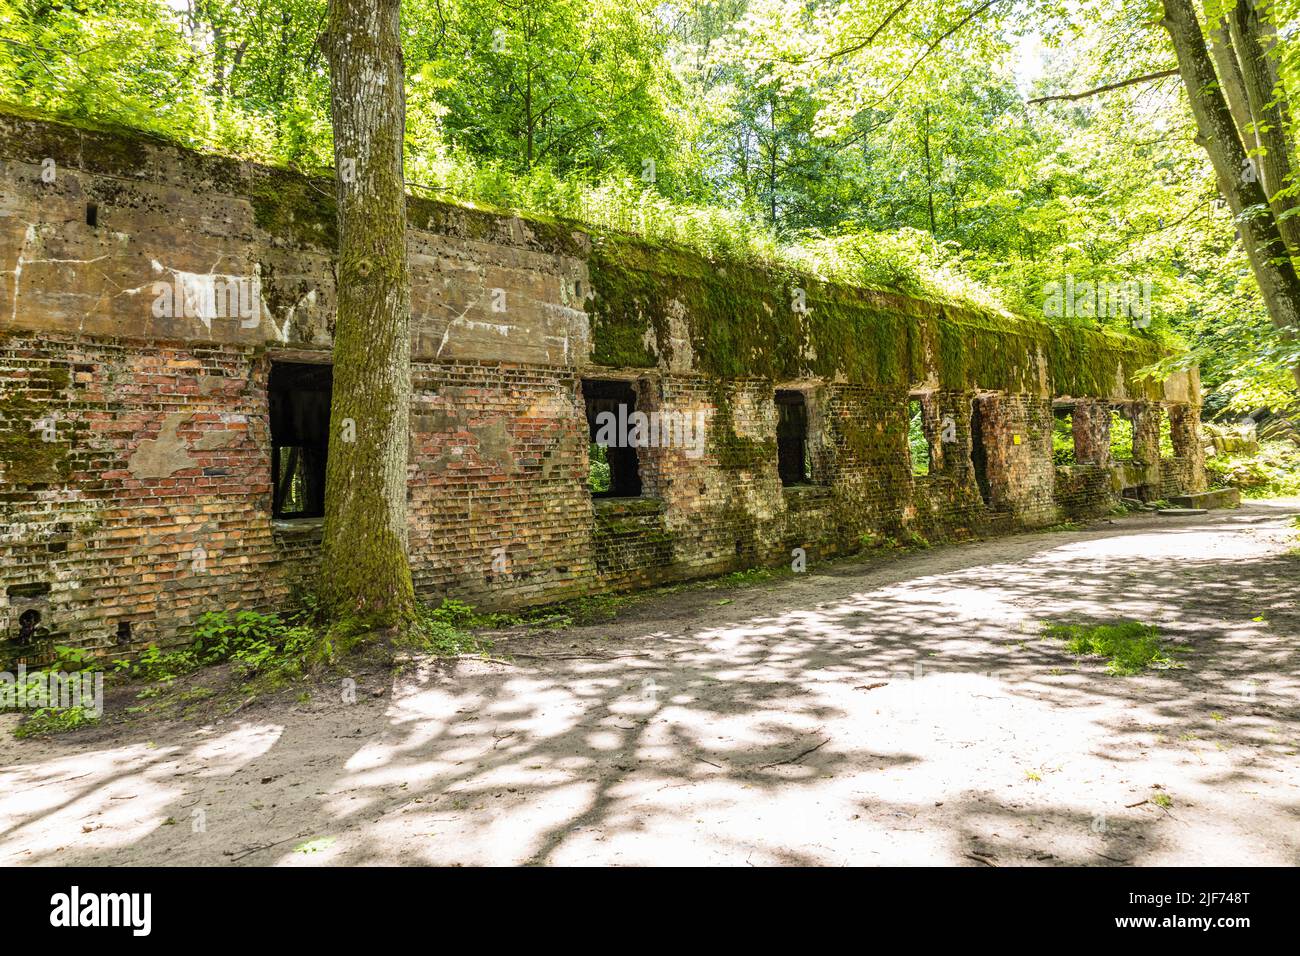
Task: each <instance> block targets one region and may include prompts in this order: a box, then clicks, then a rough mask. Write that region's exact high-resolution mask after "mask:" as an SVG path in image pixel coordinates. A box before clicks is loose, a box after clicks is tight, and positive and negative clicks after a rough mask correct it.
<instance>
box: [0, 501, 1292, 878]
mask: <svg viewBox="0 0 1300 956" xmlns="http://www.w3.org/2000/svg"><path fill="white" fill-rule="evenodd" d="M1285 518H1286V515H1285V513H1284V512H1280V511H1267V510H1263V509H1260V508H1255V509H1249V508H1248V509H1244V510H1243V512H1242V513H1240V514H1229V515H1224V514H1215V515H1211V516H1208V517H1206V518H1204V519H1200V520H1196V521H1187V520H1186V519H1182V523H1179V524H1177V525H1173V524H1171V523H1169V521H1168V519H1152V518H1145V519H1142V518H1138V519H1128V520H1124V521H1120V522H1118V523H1116V524H1114V525H1103V526H1101V527H1100V528H1099V529H1097V530H1091V531H1086V532H1078V533H1063V534H1051V535H1033V536H1018V537H1015V538H1009V539H1001V540H1000V541H996V542H978V543H973V544H969V545H964V546H960V547H955V548H950V549H943V550H938V551H933V552H926V553H924V554H912V555H907V556H904V557H901V558H897V559H894V560H889V561H886V562H883V563H875V564H862V565H858V566H856V567H855V568H853V569H852V571H851V572H846V570H845V566H843V565H841V566H836V567H835V568H833V569H832V573H830V574H818V573H813V574H809V575H806V576H801V577H798V578H794V579H787V580H782V581H780V582H777V583H775V584H773V585H770V586H767V587H757V588H750V589H745V590H725V589H721V588H715V589H697V590H691V591H685V592H679V593H675V594H671V595H662V596H659V597H656V598H651V599H649V600H646V601H641V602H638V603H636V604H635V605H633V606H632V607H631V608H629V610H628V611H627V612H626V613H625V614H624V615H622V616H620V618H618V619H616V620H614V621H611V622H609V623H607V624H605V625H600V626H595V627H587V628H572V629H569V630H567V631H563V632H559V633H555V634H549V635H544V636H527V637H522V636H516V637H511V638H508V639H506V640H504V641H503V642H502V644H501V646H500V647H499V649H498V653H500V654H501V655H502V656H503V658H509V659H508V660H507V659H502V660H497V661H461V662H458V663H456V664H454V665H450V666H448V665H441V664H437V663H429V664H427V665H426V666H424V667H422V668H421V669H420V670H419V671H418V672H416V673H414V674H410V675H407V676H406V677H405V678H402V679H400V680H399V682H398V686H397V687H396V689H395V691H394V693H392V695H391V696H389V695H387V694H384V695H383V696H370V694H371V692H375V691H378V692H381V693H382V692H383V691H384V688H383V687H363V688H361V700H360V703H358V704H355V705H352V706H350V707H348V706H343V705H340V704H333V703H328V702H318V703H316V704H312V705H307V706H303V707H300V708H297V709H295V710H294V711H293V712H291V713H289V714H285V713H282V712H269V711H265V712H264V711H258V710H255V709H254V710H251V711H250V712H249V713H248V714H247V715H246V719H244V717H245V715H241V720H240V721H239V722H238V723H234V722H229V723H228V724H226V725H222V726H218V727H215V728H209V729H207V730H206V731H205V732H200V733H197V734H196V733H194V732H193V731H192V730H191V729H190V728H184V730H183V732H178V733H176V734H174V735H173V736H172V737H170V739H167V740H166V741H165V742H164V743H163V744H162V745H161V746H159V747H156V748H155V747H153V746H151V744H150V742H149V741H147V740H143V739H135V740H133V741H132V742H125V741H119V742H117V743H116V745H114V746H104V745H97V746H94V747H92V748H89V749H84V750H83V749H79V747H78V745H77V744H76V742H75V740H70V741H67V742H55V743H52V744H49V745H48V746H47V749H46V750H45V751H42V756H41V758H40V759H35V760H34V759H31V758H26V756H25V752H24V749H23V748H20V747H15V746H13V745H6V749H5V751H3V754H4V756H6V757H9V758H11V759H12V758H16V759H18V760H19V761H25V762H19V763H16V764H15V765H13V766H11V767H9V768H8V769H6V770H4V771H0V779H3V785H2V786H0V858H3V859H6V860H8V861H10V862H58V863H61V864H77V863H85V864H100V863H121V862H140V863H171V862H177V863H182V862H183V863H259V864H265V863H275V862H281V863H306V864H311V863H325V862H329V863H348V864H364V863H375V862H389V863H402V862H408V863H424V862H434V863H451V862H455V863H507V862H528V863H539V864H546V863H569V862H585V861H591V862H625V863H645V862H660V863H664V862H682V863H737V864H742V863H746V862H748V863H754V864H760V863H967V864H970V865H990V866H993V865H1007V864H1029V865H1034V864H1042V865H1052V864H1094V865H1120V864H1140V863H1144V862H1169V861H1173V862H1180V861H1183V860H1187V861H1191V860H1202V861H1203V860H1207V859H1208V860H1222V861H1228V862H1238V863H1251V862H1257V861H1258V862H1287V861H1289V862H1294V861H1295V859H1296V836H1295V833H1296V829H1295V826H1294V824H1295V815H1296V810H1295V795H1296V792H1297V791H1296V787H1297V779H1296V770H1295V764H1296V758H1295V752H1296V749H1297V729H1298V728H1300V713H1298V712H1297V700H1298V699H1300V694H1298V693H1297V691H1298V690H1300V679H1298V677H1297V673H1298V672H1300V667H1298V666H1297V665H1298V664H1300V656H1298V652H1297V648H1296V642H1295V640H1294V635H1295V634H1296V633H1297V627H1296V625H1297V608H1296V605H1295V601H1296V587H1295V580H1296V573H1297V571H1300V560H1297V559H1296V558H1295V557H1293V556H1290V555H1288V554H1286V553H1285V549H1284V548H1283V547H1282V546H1281V545H1280V544H1279V543H1278V542H1280V541H1282V540H1283V539H1284V538H1285V536H1286V534H1287V533H1288V532H1287V530H1286V529H1287V528H1288V527H1289V526H1288V525H1287V522H1286V520H1285ZM1117 619H1135V620H1141V621H1144V622H1149V623H1156V624H1158V625H1159V627H1160V628H1161V631H1162V633H1163V634H1164V635H1165V637H1166V638H1167V639H1168V641H1169V642H1170V643H1172V644H1174V645H1176V646H1177V647H1179V648H1180V649H1181V650H1182V651H1183V653H1180V654H1178V655H1176V657H1177V658H1178V659H1179V660H1181V661H1183V662H1185V666H1184V667H1181V668H1178V669H1173V670H1165V671H1159V672H1147V673H1144V674H1142V675H1140V676H1136V677H1128V678H1120V677H1113V676H1110V675H1108V674H1106V673H1104V671H1103V669H1102V667H1101V665H1100V664H1099V663H1096V662H1086V661H1085V662H1080V661H1077V660H1076V659H1075V658H1073V657H1072V656H1070V655H1069V654H1068V653H1066V651H1065V649H1064V647H1063V645H1062V644H1060V643H1059V642H1055V641H1050V640H1045V639H1043V638H1042V636H1041V634H1040V630H1039V628H1040V625H1041V622H1042V621H1044V620H1056V621H1062V620H1068V621H1084V622H1092V621H1113V620H1117ZM512 655H513V656H512ZM232 724H233V725H232ZM126 733H127V734H128V735H132V736H134V735H135V733H134V732H133V731H132V730H127V731H126ZM1166 798H1167V799H1168V801H1169V802H1168V805H1166V804H1165V799H1166ZM1243 808H1249V809H1248V812H1247V811H1246V810H1243ZM196 811H198V816H196V815H195V812H196ZM1243 817H1247V818H1248V819H1243ZM196 820H202V823H203V826H202V828H199V827H198V826H196V824H195V821H196ZM160 821H163V822H162V823H161V825H160ZM166 821H172V822H166ZM314 838H324V839H323V840H321V841H319V842H318V843H315V844H312V843H310V842H309V841H311V840H313V839H314ZM331 841H332V842H331ZM302 844H306V846H303V847H302V848H301V849H296V848H298V847H299V846H300V845H302Z"/></svg>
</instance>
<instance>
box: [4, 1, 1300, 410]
mask: <svg viewBox="0 0 1300 956" xmlns="http://www.w3.org/2000/svg"><path fill="white" fill-rule="evenodd" d="M1240 2H1241V3H1247V0H1240ZM326 6H327V4H326V0H79V2H63V0H40V2H38V0H0V46H3V47H4V50H5V52H4V55H3V56H2V57H0V99H2V100H5V101H7V102H9V103H11V104H16V105H18V106H21V107H25V108H34V109H39V110H42V111H45V112H48V113H52V114H55V115H59V116H64V117H69V118H73V119H77V118H82V119H86V120H95V121H99V122H105V123H113V124H118V125H123V126H128V127H132V128H137V129H142V130H146V131H150V132H153V133H157V134H160V135H163V136H166V137H168V138H170V139H173V140H176V141H178V142H181V143H183V144H186V145H190V146H194V147H198V148H203V149H209V150H216V151H221V152H225V153H231V154H236V155H241V156H246V157H250V158H256V159H260V160H264V161H270V162H275V163H280V164H285V165H289V166H293V167H296V168H300V169H303V170H307V171H315V172H320V171H325V170H327V169H328V168H329V167H330V165H331V162H332V155H333V153H332V150H333V145H332V139H331V126H330V113H329V75H328V69H327V63H326V60H325V57H324V55H323V53H322V52H321V47H320V44H319V42H318V41H319V37H320V35H321V32H322V29H323V25H324V22H325V16H326ZM1228 6H1231V4H1229V5H1228ZM1250 7H1251V12H1252V15H1253V16H1255V17H1256V18H1257V27H1258V31H1259V34H1260V35H1261V36H1263V37H1265V38H1266V41H1267V42H1266V44H1265V48H1264V50H1263V53H1262V55H1263V56H1265V57H1266V58H1267V63H1266V66H1267V69H1266V70H1265V72H1266V73H1267V72H1270V71H1271V75H1273V76H1274V77H1275V85H1274V88H1273V89H1272V90H1270V91H1268V92H1269V95H1271V96H1273V97H1274V98H1275V103H1285V102H1286V100H1287V99H1288V98H1289V97H1290V96H1291V95H1293V94H1295V93H1296V85H1297V83H1300V53H1297V49H1296V44H1295V43H1294V42H1293V40H1294V36H1295V34H1296V32H1297V31H1300V0H1271V2H1269V0H1255V2H1253V3H1251V4H1250ZM1196 9H1197V16H1198V17H1199V18H1200V21H1201V26H1202V29H1203V30H1204V33H1205V35H1206V36H1207V37H1211V38H1212V37H1213V36H1214V30H1215V28H1216V25H1218V24H1220V23H1221V22H1222V23H1224V24H1226V23H1228V21H1229V20H1230V19H1231V17H1227V18H1225V11H1226V10H1227V7H1225V6H1224V4H1223V0H1205V2H1204V3H1202V4H1199V5H1198V6H1197V8H1196ZM1163 15H1164V14H1163V12H1162V5H1161V3H1160V2H1159V0H1082V2H1070V0H948V2H940V0H664V2H659V3H653V2H649V0H495V2H492V3H484V2H482V0H404V2H403V4H402V42H403V53H404V57H405V75H406V111H407V114H406V178H407V184H408V189H409V190H411V191H412V192H416V193H420V192H424V193H426V194H430V195H437V196H440V197H443V198H448V199H453V200H456V201H469V202H478V203H484V204H492V205H496V206H503V207H512V208H518V209H521V210H526V211H530V212H535V213H540V214H548V215H554V216H560V217H568V218H573V219H577V220H581V221H584V222H587V223H591V224H593V225H596V226H603V227H608V228H617V229H623V230H628V231H632V232H636V233H640V234H643V235H645V236H647V237H648V238H650V239H662V240H668V241H673V242H679V243H685V244H687V245H690V246H693V247H695V248H698V249H701V250H702V251H704V252H706V253H707V254H710V255H714V256H745V257H758V258H763V259H772V260H779V261H784V262H787V263H790V264H792V265H796V266H798V267H800V268H803V269H806V270H808V271H810V272H813V273H814V274H821V275H826V276H837V277H843V278H848V279H851V280H853V281H857V282H861V283H863V284H866V285H870V286H873V287H879V288H890V289H897V290H900V291H904V292H911V293H916V294H924V295H929V296H935V297H940V298H950V299H960V300H963V301H973V302H976V303H978V304H982V305H985V306H988V307H991V308H997V309H1005V310H1007V311H1011V312H1019V313H1023V314H1026V315H1030V316H1040V317H1042V316H1045V317H1047V318H1048V319H1049V320H1050V321H1053V322H1082V323H1085V324H1103V325H1107V324H1108V325H1113V326H1116V327H1123V328H1126V329H1129V330H1130V331H1135V330H1136V331H1137V333H1138V334H1143V335H1157V336H1161V337H1165V338H1169V339H1173V340H1176V341H1179V342H1181V343H1182V344H1184V345H1186V346H1188V347H1189V349H1190V352H1189V353H1188V358H1187V359H1186V361H1193V362H1198V363H1199V364H1200V365H1201V368H1202V375H1203V378H1204V380H1205V382H1206V385H1207V388H1208V391H1209V395H1208V398H1207V404H1208V405H1209V407H1210V408H1211V409H1223V408H1227V409H1231V410H1234V411H1248V410H1250V409H1253V408H1256V407H1258V406H1268V407H1270V408H1274V409H1283V408H1290V407H1294V405H1295V403H1296V386H1295V379H1294V378H1293V376H1292V372H1291V369H1292V367H1293V366H1295V365H1297V364H1300V348H1298V347H1297V345H1296V344H1295V342H1294V341H1293V340H1292V339H1291V338H1290V337H1289V336H1288V335H1287V334H1285V332H1284V331H1283V332H1280V331H1278V329H1277V328H1276V327H1275V325H1274V324H1273V323H1272V322H1270V318H1269V312H1268V310H1267V309H1266V307H1265V301H1264V298H1263V297H1262V296H1261V293H1260V289H1259V286H1258V284H1257V282H1256V278H1255V276H1254V275H1253V274H1252V268H1251V263H1250V262H1249V261H1248V256H1247V253H1246V250H1245V248H1244V247H1243V243H1242V239H1241V235H1240V229H1241V226H1242V217H1243V216H1248V215H1251V214H1252V213H1251V212H1250V210H1244V211H1240V212H1234V211H1233V209H1232V208H1230V204H1229V203H1228V202H1225V200H1224V197H1223V195H1222V190H1221V184H1220V182H1218V181H1217V180H1216V173H1215V169H1214V168H1213V167H1212V166H1211V163H1210V161H1209V159H1208V158H1207V154H1206V151H1205V150H1204V149H1203V148H1202V145H1199V144H1198V142H1197V141H1196V133H1197V128H1196V123H1195V121H1194V117H1193V113H1192V110H1191V109H1190V104H1189V100H1188V96H1187V93H1186V89H1185V86H1184V84H1183V82H1182V80H1181V79H1180V77H1179V75H1178V66H1179V63H1178V61H1177V59H1176V57H1175V48H1174V45H1173V44H1172V43H1171V41H1170V36H1169V34H1168V32H1167V31H1166V28H1165V26H1163V25H1162V16H1163ZM1233 22H1235V21H1233ZM1225 29H1226V27H1225ZM1279 113H1280V115H1281V116H1282V119H1281V121H1280V122H1279V123H1277V124H1275V125H1276V126H1277V127H1279V128H1280V130H1279V131H1277V132H1279V135H1280V136H1282V137H1283V139H1284V141H1285V142H1287V143H1289V144H1290V148H1291V149H1292V150H1293V149H1294V130H1293V129H1292V128H1291V126H1290V125H1289V123H1290V117H1289V115H1287V114H1286V113H1285V111H1281V110H1280V111H1279ZM1259 126H1260V128H1259V130H1257V132H1260V134H1261V135H1260V137H1259V142H1258V144H1255V149H1256V153H1257V154H1259V155H1263V154H1264V153H1266V152H1267V145H1266V144H1265V136H1264V135H1262V134H1263V133H1265V132H1268V130H1265V129H1264V128H1263V127H1264V124H1263V123H1261V124H1259ZM1276 153H1277V149H1276V148H1275V149H1274V155H1276ZM1270 186H1272V187H1274V188H1273V189H1272V194H1271V196H1270V198H1271V199H1273V200H1274V201H1281V200H1285V199H1286V198H1287V197H1288V196H1295V195H1296V194H1297V191H1298V187H1297V186H1296V184H1295V183H1294V182H1292V181H1291V180H1290V179H1289V178H1287V179H1286V181H1285V182H1281V183H1276V184H1270ZM1280 218H1281V222H1280V225H1289V224H1287V223H1286V219H1287V218H1288V216H1287V214H1286V213H1283V214H1282V216H1281V217H1280ZM1295 224H1296V225H1297V226H1300V220H1297V221H1296V223H1295Z"/></svg>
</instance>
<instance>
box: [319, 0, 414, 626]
mask: <svg viewBox="0 0 1300 956" xmlns="http://www.w3.org/2000/svg"><path fill="white" fill-rule="evenodd" d="M399 13H400V0H330V4H329V14H328V22H327V26H326V30H325V34H324V36H323V38H322V46H323V47H324V49H325V54H326V57H327V59H328V61H329V71H330V111H331V117H332V120H333V126H334V159H335V168H336V182H335V185H336V192H337V196H338V234H339V254H338V317H337V322H336V326H335V332H334V392H333V398H332V403H331V407H330V441H329V461H328V466H327V471H326V479H325V528H324V540H323V562H322V567H321V572H322V573H321V592H322V593H321V597H322V599H323V602H324V606H325V609H326V611H327V613H328V614H329V615H330V616H331V618H332V619H333V621H334V622H335V623H336V624H340V625H347V626H348V628H349V629H351V630H361V629H376V628H391V627H400V626H404V625H405V624H406V623H407V622H409V620H410V618H411V615H412V613H413V608H414V594H413V591H412V586H411V571H410V566H409V564H408V560H407V524H406V496H407V461H408V456H409V444H410V404H411V333H410V318H411V305H410V266H409V262H408V259H407V247H406V189H405V184H404V180H403V169H402V143H403V136H404V132H405V122H406V101H405V92H404V86H403V66H402V46H401V33H400V27H399Z"/></svg>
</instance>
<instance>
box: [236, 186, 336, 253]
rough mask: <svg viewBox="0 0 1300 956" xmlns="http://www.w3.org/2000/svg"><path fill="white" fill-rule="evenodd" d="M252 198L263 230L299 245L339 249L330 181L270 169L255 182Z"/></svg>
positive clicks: (255, 218) (255, 220)
mask: <svg viewBox="0 0 1300 956" xmlns="http://www.w3.org/2000/svg"><path fill="white" fill-rule="evenodd" d="M249 199H250V200H251V202H252V204H253V222H254V223H255V224H256V225H257V227H258V228H259V229H263V230H265V231H266V232H269V233H270V234H271V235H273V236H275V237H276V238H278V239H285V240H288V241H290V242H293V243H294V244H295V245H300V246H308V245H310V246H320V247H322V248H325V249H330V250H336V249H338V243H339V237H338V219H337V216H338V214H337V211H336V204H335V200H334V184H333V183H331V182H329V181H328V180H323V179H317V180H312V179H308V178H306V177H305V176H300V175H298V174H296V173H292V172H289V171H287V170H282V169H268V170H266V171H265V175H264V176H261V177H258V178H257V179H256V180H255V182H254V184H253V187H252V191H251V194H250V196H249Z"/></svg>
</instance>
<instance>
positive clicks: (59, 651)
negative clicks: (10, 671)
mask: <svg viewBox="0 0 1300 956" xmlns="http://www.w3.org/2000/svg"><path fill="white" fill-rule="evenodd" d="M96 660H97V658H96V657H95V655H94V654H93V653H92V652H91V651H88V650H83V649H81V648H76V647H66V646H63V645H56V646H55V647H54V658H53V660H51V661H50V662H49V663H48V664H46V665H45V666H44V667H39V668H34V669H32V670H29V671H27V672H26V680H25V682H24V683H25V685H26V686H24V687H20V686H19V684H18V682H17V681H16V680H15V681H13V682H12V683H10V684H7V685H6V686H5V688H4V690H5V693H4V695H3V698H0V711H5V712H12V713H21V714H25V715H26V719H24V720H23V721H22V722H21V723H20V724H19V725H18V726H17V727H15V728H14V736H15V737H18V738H20V739H21V738H26V737H43V736H46V735H49V734H57V733H63V732H65V731H69V730H76V729H78V728H79V727H85V726H87V725H89V724H93V723H96V722H97V721H98V720H99V716H98V715H97V714H96V713H94V712H93V711H91V710H88V709H87V708H85V707H83V706H81V705H80V704H77V705H73V706H70V707H60V706H53V707H36V708H29V707H28V706H26V704H24V703H23V702H24V701H34V700H36V699H37V697H36V695H37V694H38V693H41V691H39V690H38V688H40V687H41V686H42V685H43V680H44V678H45V676H46V675H47V674H74V673H77V672H80V671H86V670H91V669H92V668H93V667H94V665H95V662H96ZM20 705H21V706H20Z"/></svg>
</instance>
